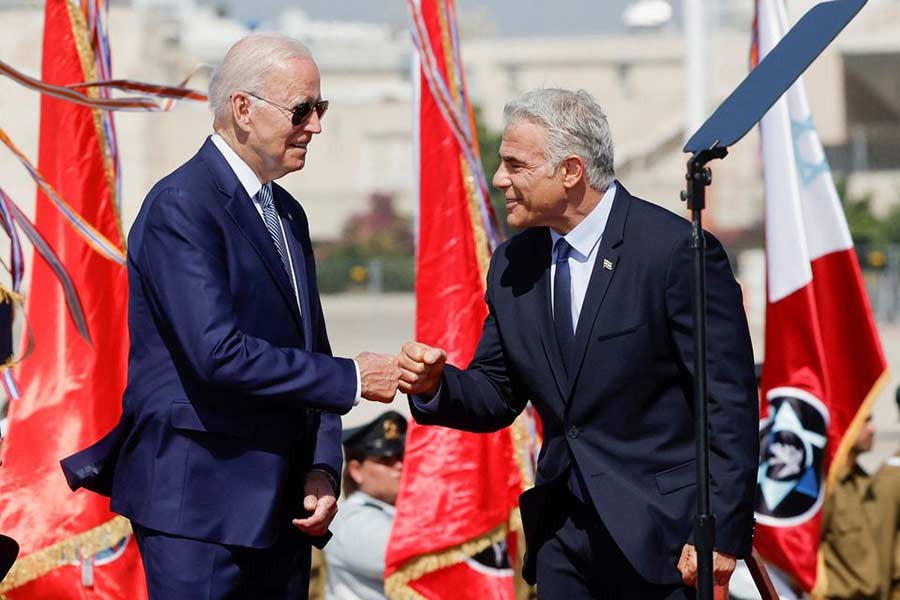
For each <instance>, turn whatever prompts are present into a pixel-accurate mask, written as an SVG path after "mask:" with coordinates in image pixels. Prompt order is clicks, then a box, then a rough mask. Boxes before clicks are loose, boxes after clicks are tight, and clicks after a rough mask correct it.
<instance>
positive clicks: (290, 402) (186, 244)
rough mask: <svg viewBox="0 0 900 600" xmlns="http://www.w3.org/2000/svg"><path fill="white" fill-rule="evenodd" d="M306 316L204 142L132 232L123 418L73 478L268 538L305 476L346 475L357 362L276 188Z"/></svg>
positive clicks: (184, 519) (75, 461)
mask: <svg viewBox="0 0 900 600" xmlns="http://www.w3.org/2000/svg"><path fill="white" fill-rule="evenodd" d="M273 191H274V200H275V204H276V206H277V207H278V210H279V212H280V214H281V218H282V222H283V223H284V225H285V231H286V234H287V239H288V244H289V247H290V252H291V255H292V257H293V262H294V270H295V276H296V280H297V284H298V288H299V290H298V291H299V296H300V303H301V305H302V316H301V314H300V311H299V310H298V308H297V301H296V299H295V296H294V292H293V289H292V287H291V283H290V281H289V279H288V275H287V271H286V269H285V268H284V266H283V263H282V262H281V259H280V258H279V256H278V253H277V250H276V249H275V246H274V243H273V242H272V239H271V237H270V236H269V233H268V231H267V230H266V228H265V225H264V224H263V222H262V219H261V218H260V216H259V214H258V213H257V211H256V209H255V208H254V206H253V204H252V200H251V199H250V198H249V197H248V196H247V193H246V191H245V190H244V188H243V186H242V185H241V184H240V182H239V181H238V179H237V176H236V175H235V174H234V172H233V171H232V170H231V168H230V167H229V166H228V163H227V162H226V161H225V158H224V157H223V156H222V155H221V153H220V152H219V150H218V149H217V148H216V147H215V146H214V145H213V143H212V141H211V140H209V139H207V141H206V143H205V144H204V145H203V147H202V148H201V149H200V151H199V152H198V153H197V154H196V155H195V156H194V157H193V158H192V159H190V160H189V161H188V162H187V163H185V164H184V165H183V166H182V167H180V168H179V169H178V170H176V171H175V172H174V173H172V174H171V175H169V176H167V177H165V178H164V179H162V180H161V181H160V182H159V183H157V184H156V186H154V187H153V189H152V190H151V191H150V193H149V194H148V196H147V198H146V199H145V200H144V203H143V205H142V207H141V210H140V213H139V214H138V217H137V219H136V221H135V223H134V226H133V227H132V229H131V232H130V234H129V238H128V282H129V306H128V329H129V335H130V339H131V346H130V351H129V357H128V385H127V388H126V390H125V394H124V397H123V415H122V419H121V421H120V423H119V425H118V426H117V427H116V429H115V430H114V431H113V432H111V433H110V434H109V435H108V436H106V437H105V438H104V439H103V440H101V441H100V442H98V443H97V444H95V445H94V446H92V447H90V448H88V449H86V450H84V451H82V452H80V453H78V454H76V455H73V456H72V457H70V458H68V459H66V460H65V461H63V470H64V471H65V473H66V476H67V478H68V480H69V484H70V486H72V487H73V489H75V488H77V487H86V488H88V489H92V490H94V491H98V492H100V493H107V494H111V497H112V501H111V508H112V510H114V511H115V512H118V513H120V514H122V515H125V516H127V517H129V518H130V519H131V520H133V521H134V522H136V523H139V524H141V525H143V526H144V527H148V528H150V529H155V530H158V531H162V532H165V533H169V534H173V535H178V536H184V537H190V538H195V539H202V540H207V541H212V542H217V543H222V544H233V545H238V546H246V547H259V548H263V547H269V546H272V545H273V544H274V543H275V541H276V540H277V539H278V538H279V536H280V535H291V533H290V531H291V530H292V529H293V526H292V525H291V519H292V518H294V517H297V516H301V511H302V485H303V478H304V475H305V473H306V472H307V471H308V470H309V469H310V468H311V467H313V466H314V465H315V466H317V467H319V468H323V469H325V470H328V471H329V472H331V473H332V474H333V475H334V476H335V479H336V481H340V476H339V474H340V469H341V449H340V431H341V424H340V417H339V416H338V415H339V414H343V413H346V412H347V411H348V410H350V408H351V407H352V405H353V401H354V398H355V395H356V368H355V366H354V364H353V361H351V360H349V359H343V358H333V357H332V356H331V348H330V346H329V344H328V337H327V334H326V331H325V321H324V319H323V315H322V308H321V305H320V303H319V294H318V289H317V287H316V276H315V264H314V261H313V253H312V247H311V245H310V240H309V230H308V224H307V220H306V216H305V214H304V212H303V210H302V209H301V207H300V205H299V204H297V202H296V201H294V199H293V198H291V196H290V195H289V194H288V193H287V192H286V191H284V189H282V188H281V187H279V186H277V185H273Z"/></svg>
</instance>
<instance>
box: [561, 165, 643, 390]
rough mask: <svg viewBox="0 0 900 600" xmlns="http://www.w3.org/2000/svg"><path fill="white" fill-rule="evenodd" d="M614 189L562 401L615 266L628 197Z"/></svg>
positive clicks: (581, 361) (580, 361)
mask: <svg viewBox="0 0 900 600" xmlns="http://www.w3.org/2000/svg"><path fill="white" fill-rule="evenodd" d="M616 188H617V189H616V195H615V197H614V199H613V205H612V209H611V210H610V214H609V220H608V221H607V222H606V229H605V230H604V231H603V238H602V239H601V240H600V246H599V247H598V248H597V258H596V260H595V262H594V268H593V270H592V271H591V280H590V282H589V283H588V288H587V291H586V292H585V296H584V302H583V304H582V306H581V314H580V315H579V317H578V325H577V327H576V328H575V350H574V354H573V365H572V376H571V377H570V378H569V387H568V389H567V390H566V393H565V397H566V398H568V397H569V396H570V394H571V393H572V389H573V388H574V387H575V382H576V381H577V380H578V375H579V374H580V373H581V368H582V366H583V364H584V357H585V354H586V353H587V348H588V344H589V342H590V339H591V335H592V332H593V330H594V325H595V323H596V321H597V315H598V314H599V312H600V307H601V306H602V305H603V300H604V298H606V292H607V290H608V289H609V284H610V282H611V281H612V279H613V276H614V275H615V272H616V268H617V267H618V265H619V256H620V253H621V246H622V240H623V234H624V227H625V217H626V216H627V215H628V206H629V199H630V195H629V194H628V192H627V191H626V190H625V188H624V187H622V184H620V183H618V182H616Z"/></svg>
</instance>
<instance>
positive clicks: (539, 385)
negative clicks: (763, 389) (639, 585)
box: [410, 184, 758, 584]
mask: <svg viewBox="0 0 900 600" xmlns="http://www.w3.org/2000/svg"><path fill="white" fill-rule="evenodd" d="M690 229H691V227H690V223H689V222H688V221H686V220H685V219H683V218H681V217H679V216H677V215H675V214H673V213H671V212H669V211H666V210H665V209H662V208H660V207H658V206H655V205H653V204H650V203H648V202H645V201H643V200H640V199H638V198H635V197H633V196H631V195H630V194H629V193H628V192H627V191H626V190H625V188H624V187H623V186H622V185H621V184H618V191H617V193H616V196H615V200H614V202H613V206H612V211H611V214H610V217H609V221H608V223H607V226H606V230H605V232H604V234H603V238H602V240H601V242H600V246H599V248H598V254H597V259H596V264H595V266H594V270H593V273H592V276H591V280H590V283H589V286H588V290H587V293H586V295H585V299H584V304H583V307H582V311H581V315H580V317H579V321H578V325H577V327H576V340H575V347H576V350H575V356H576V362H575V365H574V367H570V368H573V369H574V371H573V376H572V377H567V376H566V371H565V370H564V368H563V364H562V358H561V354H560V351H559V347H558V344H557V342H556V337H555V334H554V330H553V323H552V316H551V309H550V306H551V305H550V289H551V281H550V256H551V242H550V233H549V231H548V229H547V228H534V229H529V230H526V231H524V232H522V233H521V234H519V235H517V236H515V237H514V238H512V239H511V240H509V241H508V242H506V243H505V244H503V245H502V246H500V247H499V248H498V249H497V250H496V251H495V252H494V255H493V257H492V260H491V267H490V271H489V273H488V282H487V294H486V300H487V303H488V308H489V314H488V317H487V319H486V320H485V323H484V330H483V333H482V336H481V340H480V342H479V345H478V348H477V350H476V352H475V357H474V358H473V360H472V363H471V364H470V365H469V368H468V369H466V370H460V369H457V368H455V367H452V366H447V368H446V369H445V372H444V378H443V382H442V389H441V394H440V396H439V397H438V398H436V399H435V400H434V401H431V402H427V403H426V402H422V401H421V399H419V398H413V399H412V401H411V402H410V405H411V409H412V412H413V415H414V416H415V418H416V420H417V421H418V422H420V423H424V424H436V425H444V426H449V427H455V428H459V429H465V430H470V431H493V430H497V429H500V428H502V427H506V426H507V425H509V424H511V423H512V421H513V420H514V419H515V417H516V416H517V415H518V414H519V413H520V412H521V411H522V409H523V408H524V406H525V404H526V402H528V401H529V400H530V401H531V402H533V403H534V405H535V407H536V408H537V410H538V413H539V414H540V417H541V421H542V423H543V433H544V442H543V447H542V448H541V452H540V456H539V459H538V467H537V474H536V486H535V487H534V488H533V489H531V490H529V491H527V492H526V493H525V494H523V496H522V498H521V510H522V517H523V523H524V526H525V535H526V544H527V546H529V547H531V548H532V549H533V551H530V552H528V554H527V555H526V564H525V569H524V574H525V576H526V579H528V580H529V581H533V578H534V562H533V555H534V553H535V552H534V550H536V547H535V546H536V544H539V543H540V539H541V536H542V532H541V529H540V528H541V523H542V522H545V521H546V514H548V513H547V511H553V510H559V509H558V508H555V507H554V502H555V501H556V497H555V492H554V489H558V487H557V486H554V485H550V484H553V483H557V482H560V481H563V482H565V481H566V479H563V478H565V474H566V473H567V472H568V470H569V468H570V466H571V465H572V463H573V461H574V464H575V466H576V467H577V469H578V470H579V471H580V473H581V474H582V476H583V478H584V480H585V482H586V484H587V488H588V491H589V494H590V500H591V501H592V502H593V504H594V506H595V508H596V510H597V512H598V514H599V516H600V518H601V519H602V520H603V522H604V524H605V525H606V527H607V528H608V530H609V531H610V533H611V535H612V536H613V538H614V539H615V541H616V543H617V544H618V546H619V548H620V549H621V550H622V551H623V553H624V554H625V555H626V557H627V558H628V559H629V561H630V562H631V563H632V565H633V566H634V567H635V569H636V570H637V571H638V572H639V573H640V574H641V575H642V576H643V577H644V578H646V579H647V580H649V581H652V582H654V583H659V584H669V583H679V582H680V581H681V577H680V575H679V573H678V571H677V569H676V565H677V562H678V557H679V555H680V552H681V548H682V546H683V545H684V544H685V542H687V541H688V540H689V538H690V535H691V531H692V524H693V515H694V514H695V513H696V487H695V483H696V464H695V459H694V456H695V450H694V425H693V419H694V411H693V406H692V396H693V394H692V383H691V382H692V373H693V371H694V356H693V355H694V353H693V345H692V332H693V318H692V314H693V313H692V309H691V289H692V280H693V277H692V271H691V253H690V248H689V240H690ZM706 259H707V271H706V273H707V275H706V276H707V286H708V296H707V302H708V317H707V325H708V336H709V343H708V354H709V378H708V379H709V400H710V409H709V414H710V419H711V458H710V460H711V471H712V479H713V483H712V491H711V495H712V508H713V512H714V513H715V516H716V519H717V523H716V524H717V532H716V548H717V549H720V550H723V551H725V552H729V553H731V554H735V555H738V556H746V555H748V554H749V552H750V545H751V536H752V530H753V502H752V500H753V495H754V490H755V482H756V469H757V457H758V438H757V431H758V403H757V392H756V383H755V379H754V374H753V356H752V350H751V346H750V336H749V332H748V329H747V322H746V318H745V316H744V310H743V305H742V300H741V292H740V288H739V287H738V284H737V282H736V281H735V280H734V276H733V275H732V272H731V268H730V266H729V263H728V259H727V257H726V255H725V252H724V250H723V249H722V246H721V245H720V244H719V243H718V241H717V240H715V238H713V237H712V236H711V235H709V234H707V252H706ZM610 575H611V576H614V575H615V574H610Z"/></svg>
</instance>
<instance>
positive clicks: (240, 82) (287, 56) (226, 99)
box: [209, 33, 312, 122]
mask: <svg viewBox="0 0 900 600" xmlns="http://www.w3.org/2000/svg"><path fill="white" fill-rule="evenodd" d="M294 58H309V59H312V54H311V53H310V51H309V48H307V47H306V46H304V45H303V44H302V43H300V42H298V41H297V40H295V39H293V38H289V37H287V36H283V35H278V34H275V33H253V34H250V35H248V36H246V37H243V38H241V39H240V40H238V41H237V42H235V44H234V45H233V46H232V47H231V48H230V49H229V50H228V53H227V54H225V58H224V59H222V64H221V65H219V67H218V68H217V69H216V71H215V73H213V76H212V78H211V79H210V80H209V107H210V109H212V112H213V115H215V120H216V122H219V121H221V120H223V119H225V118H227V117H228V115H229V111H230V107H231V103H230V101H231V95H232V94H234V93H235V92H238V91H241V90H244V91H247V92H251V93H254V94H260V95H263V94H265V93H266V90H265V85H266V77H268V75H269V73H270V72H271V71H272V70H273V69H277V68H278V67H280V66H281V65H283V64H284V63H286V62H287V61H289V60H291V59H294Z"/></svg>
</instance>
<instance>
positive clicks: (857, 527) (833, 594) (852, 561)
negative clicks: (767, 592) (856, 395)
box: [817, 416, 882, 600]
mask: <svg viewBox="0 0 900 600" xmlns="http://www.w3.org/2000/svg"><path fill="white" fill-rule="evenodd" d="M874 436H875V431H874V428H873V427H872V418H871V416H870V417H869V418H868V419H866V422H865V424H864V425H863V427H862V429H861V430H860V433H859V437H858V438H857V440H856V442H855V443H854V444H853V447H852V449H851V450H850V454H849V456H848V457H847V464H846V466H845V467H844V468H843V469H842V471H841V472H840V473H839V474H838V477H837V480H836V481H835V485H834V490H833V491H832V493H831V495H830V496H829V497H828V499H827V500H826V501H825V506H824V507H823V509H822V537H821V542H820V549H821V551H822V554H823V557H824V563H825V578H824V580H823V583H824V586H823V587H824V594H822V595H823V596H824V597H825V598H826V599H827V600H878V599H879V598H881V597H882V596H881V585H880V584H881V582H880V577H879V572H880V563H881V562H882V561H881V560H880V559H879V556H878V548H877V546H876V543H875V539H876V538H875V536H876V531H877V528H880V527H881V524H878V523H877V522H875V521H873V520H872V519H873V514H874V513H875V512H876V495H875V492H874V490H873V488H872V477H871V476H870V475H869V474H868V473H867V472H866V471H865V469H863V468H862V466H861V465H860V464H859V463H858V462H857V458H858V457H859V455H860V454H862V453H864V452H868V451H869V450H871V449H872V444H873V440H874ZM820 585H821V584H820ZM817 591H818V590H817Z"/></svg>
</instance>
